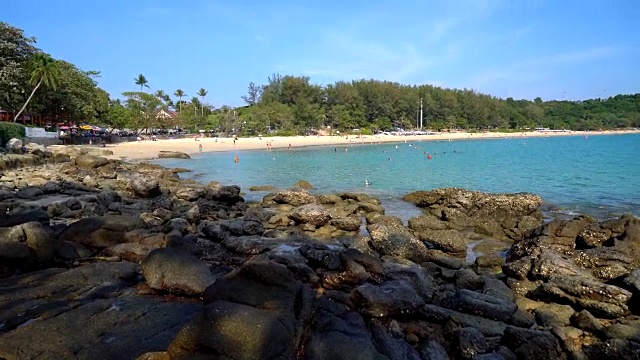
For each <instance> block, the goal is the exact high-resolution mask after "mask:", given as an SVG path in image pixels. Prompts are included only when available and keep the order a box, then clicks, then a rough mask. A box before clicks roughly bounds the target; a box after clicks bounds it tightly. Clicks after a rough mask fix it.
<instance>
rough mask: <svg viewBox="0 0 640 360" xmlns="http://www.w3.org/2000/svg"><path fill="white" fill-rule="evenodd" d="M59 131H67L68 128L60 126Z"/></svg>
mask: <svg viewBox="0 0 640 360" xmlns="http://www.w3.org/2000/svg"><path fill="white" fill-rule="evenodd" d="M60 130H69V127H68V126H60Z"/></svg>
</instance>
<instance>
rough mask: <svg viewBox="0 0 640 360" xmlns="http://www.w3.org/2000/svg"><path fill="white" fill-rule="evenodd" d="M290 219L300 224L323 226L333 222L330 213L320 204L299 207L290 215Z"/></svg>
mask: <svg viewBox="0 0 640 360" xmlns="http://www.w3.org/2000/svg"><path fill="white" fill-rule="evenodd" d="M289 218H290V219H291V220H293V221H295V222H296V223H298V224H310V225H314V226H316V227H319V226H323V225H325V224H326V223H328V222H329V220H331V215H330V214H329V212H328V211H327V210H326V209H325V208H324V207H323V206H322V205H319V204H307V205H302V206H300V207H297V208H295V209H293V211H291V213H289Z"/></svg>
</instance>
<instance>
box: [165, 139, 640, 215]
mask: <svg viewBox="0 0 640 360" xmlns="http://www.w3.org/2000/svg"><path fill="white" fill-rule="evenodd" d="M398 140H399V142H398V143H385V144H373V145H372V144H368V143H366V144H357V145H355V144H350V145H349V146H348V151H345V149H346V148H347V145H346V144H345V145H342V146H326V147H307V148H299V149H292V150H286V149H283V150H269V151H267V150H259V151H243V152H238V156H239V160H240V161H239V163H237V164H236V163H234V162H233V157H234V155H235V154H236V153H235V152H222V153H204V154H203V155H196V156H194V157H193V159H191V160H176V159H163V160H157V161H156V162H157V163H158V164H161V165H164V166H169V167H183V168H187V169H191V170H193V172H192V173H184V174H181V176H182V177H183V178H194V179H197V180H199V181H202V182H208V181H212V180H216V181H219V182H221V183H223V184H237V185H239V186H241V187H242V188H243V191H244V192H245V198H246V199H247V200H249V201H251V200H260V199H262V196H264V195H265V194H266V193H265V192H250V191H248V188H249V186H252V185H273V186H276V187H278V188H288V187H291V186H293V184H295V183H296V182H297V181H298V180H300V179H305V180H307V181H309V182H310V183H311V184H313V185H314V186H315V189H314V190H313V191H314V192H317V193H328V192H338V191H357V192H364V193H369V194H372V195H375V196H377V197H379V198H380V199H381V200H382V201H383V205H384V206H385V208H386V210H387V212H388V213H390V214H393V215H397V216H400V217H401V218H403V219H407V218H408V217H411V216H415V215H416V214H418V213H419V211H418V210H417V209H415V208H414V207H413V206H412V205H410V204H406V203H404V202H403V201H402V200H400V198H401V197H402V196H403V195H405V194H407V193H409V192H411V191H415V190H430V189H435V188H441V187H461V188H466V189H470V190H479V191H487V192H509V193H511V192H533V193H536V194H538V195H540V196H541V197H542V198H543V200H544V201H545V209H546V213H547V214H548V215H550V216H552V215H553V214H559V215H562V214H564V215H575V214H589V215H592V216H596V217H598V218H607V217H611V216H615V215H618V214H622V213H633V214H635V215H640V135H638V134H629V135H597V136H590V137H588V138H585V137H583V136H566V137H548V138H546V137H541V138H526V137H521V136H519V135H517V136H514V137H513V138H510V139H492V140H458V141H443V140H429V141H419V142H413V143H412V142H404V141H403V139H402V138H401V137H399V138H398ZM240 141H242V139H241V140H240ZM396 146H397V148H396ZM425 151H426V152H427V153H429V154H431V156H432V158H431V159H430V160H428V159H427V156H426V155H425V154H424V152H425ZM365 179H366V180H369V181H370V182H371V183H372V184H371V185H370V186H365V184H364V182H365Z"/></svg>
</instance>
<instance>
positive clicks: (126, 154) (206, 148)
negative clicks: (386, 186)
mask: <svg viewBox="0 0 640 360" xmlns="http://www.w3.org/2000/svg"><path fill="white" fill-rule="evenodd" d="M632 133H640V130H619V131H584V132H583V131H571V132H525V133H498V132H485V133H467V132H455V133H437V134H434V135H407V136H397V135H382V134H381V135H363V136H361V137H358V136H356V135H349V136H348V138H347V137H345V136H291V137H262V138H258V137H251V138H239V139H238V140H237V141H235V143H234V141H233V138H199V139H198V140H194V139H193V138H185V139H173V140H157V141H151V140H145V141H141V142H128V143H120V144H115V145H109V146H108V148H109V149H110V150H112V151H113V155H112V156H111V157H112V158H116V159H128V160H148V159H155V158H157V157H158V152H159V151H161V150H167V151H180V152H184V153H187V154H190V155H193V154H197V153H198V152H199V145H202V151H203V152H215V151H230V152H233V151H244V150H266V149H267V142H270V143H271V148H272V149H282V148H288V147H289V146H291V147H292V148H294V147H304V146H323V145H325V146H327V145H330V146H340V147H345V146H352V145H358V144H376V143H383V142H384V143H387V142H404V141H407V142H418V141H437V140H440V141H442V140H477V139H503V138H520V137H522V138H526V137H552V136H597V135H612V134H632Z"/></svg>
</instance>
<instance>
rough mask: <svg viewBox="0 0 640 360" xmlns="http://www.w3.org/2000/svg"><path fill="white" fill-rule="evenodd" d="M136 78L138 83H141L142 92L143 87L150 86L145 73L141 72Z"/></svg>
mask: <svg viewBox="0 0 640 360" xmlns="http://www.w3.org/2000/svg"><path fill="white" fill-rule="evenodd" d="M134 80H135V82H136V85H140V92H142V88H145V87H146V88H149V85H148V84H149V82H148V81H147V78H146V77H144V75H142V74H140V75H138V77H137V78H135V79H134Z"/></svg>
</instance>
